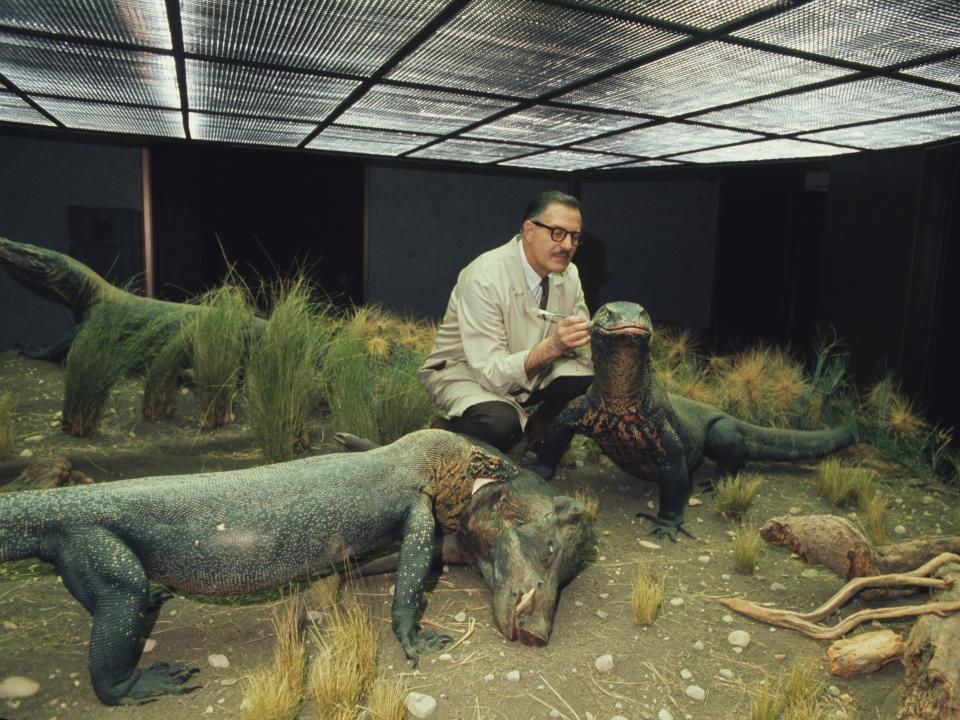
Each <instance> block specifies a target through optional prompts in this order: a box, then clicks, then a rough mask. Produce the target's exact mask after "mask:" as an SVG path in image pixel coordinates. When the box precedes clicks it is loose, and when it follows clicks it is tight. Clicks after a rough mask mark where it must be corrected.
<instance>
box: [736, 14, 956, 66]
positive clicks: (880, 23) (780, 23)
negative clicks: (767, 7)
mask: <svg viewBox="0 0 960 720" xmlns="http://www.w3.org/2000/svg"><path fill="white" fill-rule="evenodd" d="M958 27H960V3H958V2H957V0H892V1H891V0H886V1H884V0H814V1H813V2H809V3H807V4H805V5H801V6H800V7H798V8H794V9H792V10H788V11H786V12H784V13H782V14H780V15H776V16H775V17H772V18H769V19H767V20H762V21H760V22H758V23H756V24H754V25H751V26H749V27H747V28H745V29H744V30H741V31H740V32H738V33H735V35H737V36H739V37H744V38H748V39H750V40H759V41H762V42H767V43H773V44H775V45H784V46H786V47H789V48H793V49H795V50H803V51H805V52H810V53H816V54H818V55H826V56H828V57H837V58H842V59H844V60H852V61H854V62H860V63H865V64H868V65H879V66H882V65H890V64H893V63H899V62H904V61H906V60H913V59H915V58H919V57H923V56H924V55H929V54H931V53H935V52H939V51H941V50H947V49H949V48H952V47H956V44H957V28H958Z"/></svg>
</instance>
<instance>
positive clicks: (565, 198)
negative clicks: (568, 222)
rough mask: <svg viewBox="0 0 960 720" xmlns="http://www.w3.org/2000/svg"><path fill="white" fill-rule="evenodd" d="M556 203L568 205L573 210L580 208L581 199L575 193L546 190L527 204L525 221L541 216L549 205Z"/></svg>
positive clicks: (524, 214)
mask: <svg viewBox="0 0 960 720" xmlns="http://www.w3.org/2000/svg"><path fill="white" fill-rule="evenodd" d="M554 204H559V205H566V206H567V207H568V208H570V209H572V210H579V209H580V201H579V200H577V199H576V198H575V197H574V196H573V195H567V194H566V193H562V192H560V191H559V190H546V191H544V192H542V193H540V194H539V195H537V196H536V197H535V198H534V199H533V200H531V201H530V204H529V205H527V209H526V210H524V212H523V219H524V221H526V220H533V219H534V218H538V217H540V214H541V213H542V212H543V211H544V210H546V209H547V206H548V205H554Z"/></svg>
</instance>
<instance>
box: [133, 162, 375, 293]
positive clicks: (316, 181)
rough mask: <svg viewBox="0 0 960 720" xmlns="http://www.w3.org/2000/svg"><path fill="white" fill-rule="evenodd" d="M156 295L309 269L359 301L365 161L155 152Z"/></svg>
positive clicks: (331, 289)
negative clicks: (232, 275)
mask: <svg viewBox="0 0 960 720" xmlns="http://www.w3.org/2000/svg"><path fill="white" fill-rule="evenodd" d="M151 165H152V175H151V176H152V180H153V198H154V245H155V247H156V253H155V254H156V273H157V274H156V277H157V289H158V295H160V296H161V297H164V298H167V299H171V300H182V299H184V298H185V297H186V296H189V295H193V294H195V293H197V292H199V291H201V290H203V289H205V288H209V287H211V286H214V285H216V284H218V283H219V282H220V281H221V280H222V279H223V276H224V274H225V272H226V269H227V261H229V262H230V263H232V264H233V265H235V266H236V268H237V270H238V272H240V274H241V275H242V276H244V277H245V278H246V279H247V280H248V281H251V282H253V283H256V282H257V280H258V278H260V277H271V276H273V275H275V274H276V273H277V272H280V273H284V274H286V273H288V272H289V271H290V270H291V269H292V268H294V267H295V266H298V265H302V266H305V267H306V268H307V270H308V273H309V275H310V277H311V278H312V279H313V280H314V281H315V282H316V283H317V284H318V286H319V287H320V288H321V290H323V291H324V292H326V293H327V294H329V295H331V296H334V297H335V298H336V299H339V300H340V301H343V302H348V301H350V302H355V303H359V302H360V301H361V300H362V297H361V294H362V284H363V273H362V248H363V165H362V163H361V161H359V160H352V159H342V158H332V157H327V156H322V155H304V154H297V153H291V152H275V151H274V152H271V151H264V150H255V149H246V148H233V147H219V146H207V145H199V144H198V145H186V144H156V145H154V146H152V148H151Z"/></svg>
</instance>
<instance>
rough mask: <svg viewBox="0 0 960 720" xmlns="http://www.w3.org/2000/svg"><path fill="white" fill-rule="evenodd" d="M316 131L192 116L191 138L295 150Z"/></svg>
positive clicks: (291, 125) (304, 126)
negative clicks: (275, 146) (292, 148)
mask: <svg viewBox="0 0 960 720" xmlns="http://www.w3.org/2000/svg"><path fill="white" fill-rule="evenodd" d="M315 127H316V126H315V125H312V124H309V123H297V122H285V121H278V120H263V119H260V118H239V117H229V116H225V115H207V114H205V113H194V112H191V113H190V136H191V137H193V138H195V139H197V140H214V141H216V142H226V143H251V144H254V145H278V146H281V147H295V146H297V145H299V144H300V143H301V142H303V139H304V138H305V137H306V136H307V135H309V134H310V133H311V132H312V131H313V130H314V128H315Z"/></svg>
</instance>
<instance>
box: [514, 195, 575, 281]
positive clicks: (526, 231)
mask: <svg viewBox="0 0 960 720" xmlns="http://www.w3.org/2000/svg"><path fill="white" fill-rule="evenodd" d="M535 219H536V220H537V221H538V222H540V223H541V224H542V225H549V226H551V227H562V228H564V229H565V230H571V231H573V232H580V230H581V225H582V223H581V220H580V211H579V210H574V209H573V208H570V207H567V206H566V205H561V204H559V203H553V204H551V205H547V209H546V210H544V211H543V212H542V213H541V214H540V217H538V218H535ZM576 251H577V248H576V247H574V245H573V240H571V239H570V235H569V234H568V235H567V236H566V237H565V238H564V239H563V241H562V242H554V241H553V239H552V238H551V237H550V231H549V230H548V229H546V228H542V227H540V226H539V225H536V224H535V223H533V222H532V221H530V220H524V221H523V252H524V253H525V254H526V256H527V262H528V263H530V267H532V268H533V269H534V270H535V271H536V273H537V274H538V275H539V276H540V277H544V276H545V275H547V273H552V272H555V273H561V272H563V271H564V270H566V269H567V265H569V264H570V261H571V260H572V259H573V254H574V253H575V252H576Z"/></svg>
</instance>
